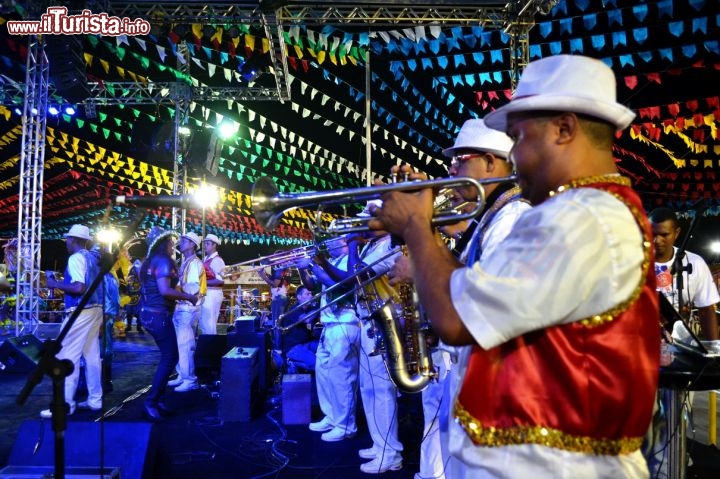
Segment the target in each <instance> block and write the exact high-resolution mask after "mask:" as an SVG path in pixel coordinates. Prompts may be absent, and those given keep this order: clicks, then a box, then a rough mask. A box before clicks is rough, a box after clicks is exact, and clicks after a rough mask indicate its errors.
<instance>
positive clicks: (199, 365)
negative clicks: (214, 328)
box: [195, 334, 232, 374]
mask: <svg viewBox="0 0 720 479" xmlns="http://www.w3.org/2000/svg"><path fill="white" fill-rule="evenodd" d="M231 347H232V346H229V345H228V341H227V335H225V334H201V335H200V336H198V338H197V345H196V346H195V370H196V371H198V372H205V371H211V372H217V373H218V374H219V373H220V359H222V357H223V356H224V355H225V354H226V353H227V352H228V351H230V348H231Z"/></svg>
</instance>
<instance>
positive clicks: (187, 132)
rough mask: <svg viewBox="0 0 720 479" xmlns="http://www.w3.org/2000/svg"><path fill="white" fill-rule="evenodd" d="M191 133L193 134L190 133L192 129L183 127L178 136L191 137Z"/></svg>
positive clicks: (179, 129)
mask: <svg viewBox="0 0 720 479" xmlns="http://www.w3.org/2000/svg"><path fill="white" fill-rule="evenodd" d="M191 133H192V132H191V131H190V128H188V127H187V126H181V127H180V128H178V134H180V135H182V136H190V134H191Z"/></svg>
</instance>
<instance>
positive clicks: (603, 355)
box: [455, 183, 660, 455]
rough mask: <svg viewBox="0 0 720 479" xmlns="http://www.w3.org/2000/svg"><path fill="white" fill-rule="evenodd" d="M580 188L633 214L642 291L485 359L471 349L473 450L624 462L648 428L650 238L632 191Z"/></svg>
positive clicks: (461, 398)
mask: <svg viewBox="0 0 720 479" xmlns="http://www.w3.org/2000/svg"><path fill="white" fill-rule="evenodd" d="M583 186H591V187H593V188H597V189H602V190H605V191H608V192H609V193H611V194H613V195H614V196H616V197H617V198H618V199H620V200H621V201H623V202H624V203H625V204H626V205H627V206H628V207H629V208H630V210H631V211H632V212H633V215H634V216H635V218H636V220H637V221H638V223H639V224H640V226H641V228H642V231H643V237H644V251H645V258H644V261H643V265H642V268H643V270H642V271H643V276H642V277H643V278H644V281H643V282H642V283H641V284H639V285H638V286H637V288H636V290H635V292H634V294H633V295H632V297H631V298H630V299H629V300H628V301H627V302H625V303H624V304H621V305H618V306H617V307H616V308H613V310H612V311H608V312H605V313H603V314H601V315H598V316H595V317H592V318H588V319H585V320H582V321H578V322H574V323H571V324H566V325H559V326H554V327H550V328H547V329H543V330H538V331H533V332H530V333H527V334H525V335H523V336H520V337H518V338H515V339H513V340H511V341H508V342H506V343H504V344H502V345H500V346H498V347H495V348H493V349H491V350H488V351H485V350H483V349H482V348H480V347H479V346H477V345H475V346H474V347H473V350H472V353H471V356H470V360H469V363H468V368H467V371H466V373H465V377H464V380H463V385H462V388H461V390H460V394H459V395H458V400H457V402H456V408H455V409H456V410H455V416H456V420H457V421H458V422H459V423H460V424H461V425H462V426H463V427H464V429H465V431H466V433H467V434H468V436H469V437H470V438H471V439H472V440H473V442H474V443H475V444H476V445H479V446H505V445H517V444H542V445H546V446H549V447H555V448H559V449H564V450H568V451H575V452H583V453H591V454H612V455H616V454H626V453H629V452H632V451H635V450H637V449H638V448H639V447H640V445H641V443H642V437H643V435H644V434H645V432H646V431H647V427H648V425H649V424H650V419H651V415H652V407H653V401H654V398H655V391H656V389H657V383H658V372H659V356H660V340H659V333H658V318H659V310H658V300H657V293H656V292H655V274H654V271H653V270H652V268H650V265H651V264H653V261H654V254H653V251H652V241H651V233H650V231H651V230H650V227H649V223H648V220H647V217H646V216H645V215H644V213H643V208H642V205H641V203H640V200H639V198H638V196H637V194H636V193H635V192H634V191H633V190H632V189H631V188H630V187H628V186H623V185H617V184H611V183H595V184H592V185H583Z"/></svg>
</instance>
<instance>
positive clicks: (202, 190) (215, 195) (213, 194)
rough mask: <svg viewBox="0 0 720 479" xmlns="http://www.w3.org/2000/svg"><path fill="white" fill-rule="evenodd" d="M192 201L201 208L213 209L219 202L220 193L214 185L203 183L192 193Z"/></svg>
mask: <svg viewBox="0 0 720 479" xmlns="http://www.w3.org/2000/svg"><path fill="white" fill-rule="evenodd" d="M193 199H194V201H195V203H196V204H197V205H198V206H200V207H201V208H214V207H215V206H216V205H217V204H218V202H219V201H220V193H219V192H218V189H217V187H216V186H215V185H211V184H209V183H204V182H203V183H201V184H200V186H198V189H197V190H195V192H194V193H193Z"/></svg>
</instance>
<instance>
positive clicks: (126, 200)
mask: <svg viewBox="0 0 720 479" xmlns="http://www.w3.org/2000/svg"><path fill="white" fill-rule="evenodd" d="M115 203H116V204H118V205H137V206H173V207H178V208H187V207H189V206H191V205H192V197H191V196H190V195H155V196H151V195H143V196H125V195H122V196H116V197H115Z"/></svg>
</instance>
